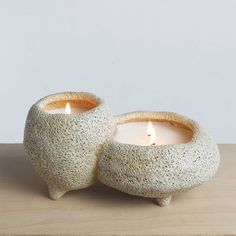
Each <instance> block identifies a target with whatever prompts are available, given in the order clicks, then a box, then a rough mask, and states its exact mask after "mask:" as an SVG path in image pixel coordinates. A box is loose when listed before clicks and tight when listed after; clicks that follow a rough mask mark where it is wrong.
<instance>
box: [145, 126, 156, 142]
mask: <svg viewBox="0 0 236 236" xmlns="http://www.w3.org/2000/svg"><path fill="white" fill-rule="evenodd" d="M147 136H148V137H149V142H148V144H149V145H150V146H155V145H156V132H155V129H154V128H153V126H152V122H151V121H149V122H148V127H147Z"/></svg>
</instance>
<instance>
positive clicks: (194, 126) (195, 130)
mask: <svg viewBox="0 0 236 236" xmlns="http://www.w3.org/2000/svg"><path fill="white" fill-rule="evenodd" d="M140 115H145V116H146V117H145V118H144V119H141V120H140V122H142V121H163V120H164V121H165V119H157V118H155V117H153V116H161V115H164V116H165V115H166V116H172V117H173V116H174V117H177V118H179V119H182V120H184V121H186V123H188V124H189V125H190V126H191V128H189V127H187V126H185V125H183V126H184V127H185V128H186V129H188V130H190V131H191V132H192V138H191V139H190V140H189V141H188V142H186V143H180V144H163V145H156V146H150V145H138V144H131V143H123V142H120V141H117V140H115V139H114V138H110V139H109V140H108V142H109V143H110V144H114V145H116V146H120V147H124V146H129V147H133V148H139V149H143V150H146V149H150V148H152V149H160V148H166V147H168V148H170V147H172V148H174V147H176V148H177V147H178V148H179V147H180V145H181V146H183V147H184V146H189V145H192V144H195V143H196V141H197V140H199V138H198V136H199V134H200V132H201V130H202V128H201V127H200V125H199V124H198V123H197V122H196V121H194V120H192V119H189V118H187V117H185V116H183V115H180V114H178V113H175V112H168V111H143V110H142V111H133V112H127V113H123V114H119V115H116V116H114V119H115V123H116V125H117V126H118V125H122V124H125V123H131V122H138V120H139V117H140ZM151 116H152V117H151ZM147 117H151V118H147ZM133 119H134V120H133ZM166 122H168V120H167V119H166ZM172 122H173V123H176V124H180V125H181V124H182V123H181V122H175V121H172ZM114 135H115V133H114Z"/></svg>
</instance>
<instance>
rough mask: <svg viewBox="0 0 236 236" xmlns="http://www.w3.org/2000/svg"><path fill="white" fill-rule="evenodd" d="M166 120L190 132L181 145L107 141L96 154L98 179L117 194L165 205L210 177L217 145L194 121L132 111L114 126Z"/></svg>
mask: <svg viewBox="0 0 236 236" xmlns="http://www.w3.org/2000/svg"><path fill="white" fill-rule="evenodd" d="M154 120H158V121H168V122H171V123H172V125H177V126H181V127H185V128H186V129H189V130H190V131H192V133H193V136H192V139H191V140H190V141H189V142H187V143H183V144H171V145H160V146H138V145H132V144H125V143H120V142H117V141H114V139H113V138H111V139H110V140H107V142H106V143H105V144H104V145H103V148H102V149H101V152H100V154H99V162H98V170H97V176H98V179H99V180H100V181H101V182H103V183H104V184H106V185H108V186H111V187H113V188H116V189H118V190H120V191H123V192H126V193H129V194H132V195H137V196H143V197H149V198H155V199H156V202H157V204H158V205H160V206H165V205H168V204H169V203H170V201H171V196H172V194H174V193H177V192H182V191H186V190H189V189H191V188H193V187H195V186H198V185H200V184H201V183H203V182H204V181H207V180H208V179H209V178H210V177H212V176H213V175H214V174H215V173H216V171H217V168H218V165H219V161H220V156H219V152H218V148H217V145H216V144H215V143H214V142H213V140H212V139H211V137H210V136H209V134H208V133H207V132H206V131H205V130H204V129H202V128H201V127H200V126H199V125H198V124H197V123H196V122H195V121H193V120H190V119H188V118H186V117H184V116H181V115H178V114H175V113H170V112H132V113H128V114H124V115H120V116H118V117H117V118H116V123H117V125H119V124H123V123H127V122H136V121H154Z"/></svg>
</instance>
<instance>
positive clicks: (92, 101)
mask: <svg viewBox="0 0 236 236" xmlns="http://www.w3.org/2000/svg"><path fill="white" fill-rule="evenodd" d="M68 104H69V105H68ZM100 104H101V100H100V99H99V98H98V97H96V96H94V95H92V94H89V93H85V92H79V93H77V92H65V93H57V94H53V95H49V96H47V97H45V98H43V99H42V100H40V101H39V102H38V104H37V105H38V107H39V108H40V109H41V110H43V111H44V112H47V113H53V114H55V113H67V112H66V107H67V105H68V106H69V109H70V110H71V113H72V114H73V113H81V112H86V111H89V110H92V109H94V108H96V107H97V106H99V105H100Z"/></svg>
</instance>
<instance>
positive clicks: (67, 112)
mask: <svg viewBox="0 0 236 236" xmlns="http://www.w3.org/2000/svg"><path fill="white" fill-rule="evenodd" d="M65 114H71V109H70V103H69V102H67V103H66V109H65Z"/></svg>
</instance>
